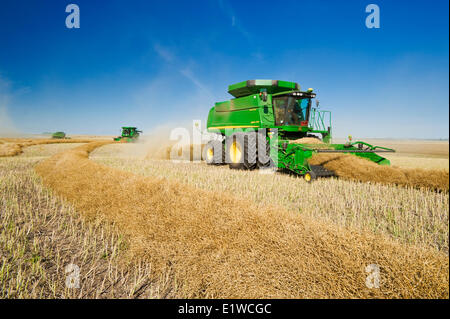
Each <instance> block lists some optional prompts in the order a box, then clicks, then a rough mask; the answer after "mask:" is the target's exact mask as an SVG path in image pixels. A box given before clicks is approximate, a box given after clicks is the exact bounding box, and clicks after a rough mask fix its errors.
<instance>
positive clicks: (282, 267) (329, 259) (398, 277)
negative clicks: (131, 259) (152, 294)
mask: <svg viewBox="0 0 450 319" xmlns="http://www.w3.org/2000/svg"><path fill="white" fill-rule="evenodd" d="M101 145H103V144H102V143H91V144H87V145H83V146H81V147H77V148H76V149H73V150H69V151H66V152H64V153H59V154H57V155H55V156H53V157H52V158H50V159H48V160H45V161H43V162H41V163H40V164H39V165H38V166H37V167H36V170H37V172H38V174H39V175H40V176H41V177H42V179H43V181H44V183H45V184H46V185H48V186H50V187H51V188H53V189H54V190H55V191H56V192H57V193H59V194H60V195H62V196H63V197H65V198H66V199H68V200H70V201H72V202H73V203H74V204H75V205H76V207H77V209H78V210H79V211H80V212H82V213H85V214H87V215H88V216H93V215H100V216H103V217H104V218H105V219H107V220H109V221H112V222H114V223H115V224H116V225H117V226H118V227H119V228H120V229H121V230H122V231H123V233H124V234H125V235H126V238H127V239H128V241H129V247H130V252H131V253H132V255H133V256H140V257H145V258H148V260H149V261H151V262H152V265H153V271H154V273H153V275H154V276H155V278H156V277H160V276H167V278H168V280H170V281H171V282H172V284H173V287H174V290H176V291H177V297H181V298H183V297H190V298H191V297H193V298H198V297H201V298H205V297H221V298H372V297H373V298H448V296H449V289H448V280H449V274H448V256H446V255H444V254H441V253H438V252H436V251H434V250H428V249H424V248H418V247H414V246H406V245H402V244H398V243H394V242H393V241H391V240H389V239H387V238H385V237H382V236H375V235H372V234H362V233H357V232H354V231H351V230H349V229H342V228H334V227H332V226H329V225H328V224H327V225H325V224H322V223H318V222H315V221H313V220H309V219H305V218H302V217H301V216H299V215H298V214H296V213H292V212H287V211H285V210H284V209H282V208H279V207H276V206H272V207H265V208H263V209H260V208H258V207H257V206H256V205H254V204H252V203H251V202H249V201H247V200H245V199H237V197H234V196H230V195H236V196H238V195H239V194H223V193H213V192H208V191H202V190H199V189H196V188H193V187H189V186H187V185H183V184H179V183H176V182H173V181H170V180H166V179H156V178H148V177H141V176H137V175H134V174H132V173H128V172H124V171H120V170H116V169H113V168H109V167H105V166H103V165H100V164H97V163H94V162H92V161H90V160H89V159H88V154H89V152H91V151H92V150H93V149H95V148H96V147H99V146H101ZM371 264H376V265H378V266H379V267H380V280H381V281H380V288H378V289H377V288H374V289H371V288H368V286H367V285H366V283H367V280H368V279H367V278H368V275H370V273H367V272H366V269H367V268H366V267H367V266H368V265H371ZM369 282H370V280H369ZM369 286H370V284H369Z"/></svg>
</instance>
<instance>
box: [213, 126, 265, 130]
mask: <svg viewBox="0 0 450 319" xmlns="http://www.w3.org/2000/svg"><path fill="white" fill-rule="evenodd" d="M246 127H259V126H258V125H237V126H232V125H230V126H215V127H208V130H214V129H217V130H220V129H224V128H246Z"/></svg>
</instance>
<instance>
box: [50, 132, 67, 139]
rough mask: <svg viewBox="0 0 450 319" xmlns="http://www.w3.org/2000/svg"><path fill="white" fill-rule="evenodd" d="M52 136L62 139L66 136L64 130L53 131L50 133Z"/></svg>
mask: <svg viewBox="0 0 450 319" xmlns="http://www.w3.org/2000/svg"><path fill="white" fill-rule="evenodd" d="M52 138H57V139H64V138H66V133H64V132H55V133H53V134H52Z"/></svg>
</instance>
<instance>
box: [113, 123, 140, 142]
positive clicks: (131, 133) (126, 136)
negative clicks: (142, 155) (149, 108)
mask: <svg viewBox="0 0 450 319" xmlns="http://www.w3.org/2000/svg"><path fill="white" fill-rule="evenodd" d="M141 133H142V131H139V130H138V129H137V128H136V127H131V126H124V127H122V134H121V136H118V137H115V138H114V141H125V142H135V141H137V139H138V138H139V135H140V134H141Z"/></svg>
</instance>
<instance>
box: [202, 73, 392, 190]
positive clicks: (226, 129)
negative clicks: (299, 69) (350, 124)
mask: <svg viewBox="0 0 450 319" xmlns="http://www.w3.org/2000/svg"><path fill="white" fill-rule="evenodd" d="M228 93H230V94H231V95H233V96H234V98H233V99H231V100H229V101H225V102H217V103H216V104H215V106H214V107H213V108H211V110H210V111H209V114H208V122H207V129H208V132H210V133H215V135H216V136H215V139H214V140H212V141H210V142H209V143H208V144H207V146H206V148H205V159H206V162H207V163H208V164H211V165H212V164H215V165H220V164H229V166H230V168H242V169H254V168H257V167H270V166H272V167H273V166H274V167H276V168H279V169H284V170H288V171H291V172H294V173H296V174H300V175H303V176H304V177H305V180H307V181H311V180H313V179H315V178H316V177H319V176H322V177H325V176H332V175H333V174H334V173H333V172H331V171H329V170H327V169H325V168H324V167H322V166H314V165H309V163H308V159H309V158H311V157H312V156H313V155H314V154H317V153H349V154H354V155H356V156H360V157H364V158H366V159H368V160H370V161H372V162H375V163H377V164H380V165H390V162H389V160H387V159H386V158H384V157H381V156H380V155H378V154H377V153H380V152H395V151H394V150H393V149H389V148H385V147H380V146H373V145H370V144H368V143H365V142H362V141H356V142H353V143H352V142H351V140H350V141H349V142H348V143H346V144H332V143H331V137H332V129H331V112H329V111H324V110H319V108H318V102H316V106H315V107H313V106H312V100H313V99H314V98H315V97H316V94H315V93H314V92H313V90H312V89H308V90H306V91H302V90H301V89H300V86H299V85H298V84H297V83H294V82H287V81H277V80H249V81H244V82H239V83H236V84H233V85H230V86H229V87H228Z"/></svg>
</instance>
